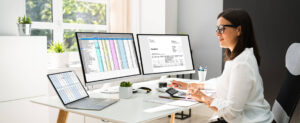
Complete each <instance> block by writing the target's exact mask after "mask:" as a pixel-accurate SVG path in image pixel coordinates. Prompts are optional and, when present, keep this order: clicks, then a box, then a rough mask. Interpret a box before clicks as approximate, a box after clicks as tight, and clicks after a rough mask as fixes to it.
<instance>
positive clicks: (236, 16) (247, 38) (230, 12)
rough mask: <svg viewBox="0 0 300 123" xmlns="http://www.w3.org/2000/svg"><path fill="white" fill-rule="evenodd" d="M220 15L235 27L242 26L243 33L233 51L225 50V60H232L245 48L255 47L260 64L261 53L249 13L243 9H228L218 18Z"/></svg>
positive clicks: (255, 53)
mask: <svg viewBox="0 0 300 123" xmlns="http://www.w3.org/2000/svg"><path fill="white" fill-rule="evenodd" d="M220 17H223V18H225V19H226V20H228V21H229V22H231V24H232V25H234V27H238V26H241V35H240V36H239V37H238V41H237V43H236V46H235V47H234V49H233V50H232V52H231V51H230V50H229V49H228V48H227V49H226V50H225V54H224V55H225V58H224V60H225V61H227V60H232V59H234V58H235V57H236V56H238V55H239V54H240V53H241V52H243V51H244V49H245V48H251V47H253V50H254V55H255V57H256V60H257V64H258V65H260V55H259V52H258V48H257V45H256V40H255V36H254V30H253V26H252V21H251V18H250V16H249V14H248V13H247V12H246V11H245V10H243V9H226V10H224V11H223V12H221V13H220V14H219V15H218V19H219V18H220Z"/></svg>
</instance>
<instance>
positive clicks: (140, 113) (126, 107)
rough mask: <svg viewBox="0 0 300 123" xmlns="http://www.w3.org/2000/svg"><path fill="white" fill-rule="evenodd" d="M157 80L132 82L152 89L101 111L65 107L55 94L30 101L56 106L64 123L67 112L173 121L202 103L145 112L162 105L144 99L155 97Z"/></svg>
mask: <svg viewBox="0 0 300 123" xmlns="http://www.w3.org/2000/svg"><path fill="white" fill-rule="evenodd" d="M158 82H159V81H158V80H154V81H148V82H143V83H136V84H133V85H134V87H139V86H146V87H150V88H151V89H152V92H151V93H149V94H142V93H139V94H134V95H133V96H132V97H131V98H129V99H120V101H118V102H117V103H115V104H113V105H111V106H109V107H107V108H105V109H103V110H101V111H92V110H77V109H67V108H65V107H64V106H63V104H62V103H61V101H60V99H59V98H58V97H57V96H53V97H40V98H35V99H32V100H31V101H32V102H34V103H37V104H41V105H45V106H49V107H53V108H57V109H59V110H60V112H59V117H58V119H57V122H58V123H65V122H66V119H67V116H68V112H72V113H76V114H81V115H84V116H89V117H93V118H98V119H102V120H108V121H112V122H125V123H128V122H130V123H140V122H147V121H151V120H154V119H159V118H162V117H166V116H168V115H170V114H172V117H171V122H174V118H175V116H174V113H176V112H180V111H182V110H186V109H189V108H192V107H195V106H199V105H203V104H200V103H198V104H196V105H193V106H191V107H178V108H176V109H169V110H164V111H159V112H154V113H149V112H145V110H146V109H150V108H154V107H158V106H162V104H159V103H152V102H147V101H145V100H144V99H145V98H148V97H152V96H153V97H157V95H158V92H157V91H156V89H155V88H156V87H157V86H158ZM90 96H91V97H93V98H97V97H98V98H100V97H101V98H118V94H103V93H96V94H95V93H92V94H90Z"/></svg>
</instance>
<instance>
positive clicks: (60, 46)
mask: <svg viewBox="0 0 300 123" xmlns="http://www.w3.org/2000/svg"><path fill="white" fill-rule="evenodd" d="M65 51H66V45H65V44H64V43H63V42H54V41H53V42H52V43H51V45H50V47H49V50H48V52H50V53H51V56H52V58H51V60H52V62H51V63H52V65H53V66H54V67H58V68H59V67H68V63H69V54H68V53H66V52H65Z"/></svg>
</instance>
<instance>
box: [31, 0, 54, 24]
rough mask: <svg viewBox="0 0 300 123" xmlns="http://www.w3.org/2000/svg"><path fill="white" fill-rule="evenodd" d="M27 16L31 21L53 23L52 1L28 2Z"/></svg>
mask: <svg viewBox="0 0 300 123" xmlns="http://www.w3.org/2000/svg"><path fill="white" fill-rule="evenodd" d="M26 14H27V16H29V17H31V21H36V22H52V0H26Z"/></svg>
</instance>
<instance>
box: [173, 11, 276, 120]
mask: <svg viewBox="0 0 300 123" xmlns="http://www.w3.org/2000/svg"><path fill="white" fill-rule="evenodd" d="M216 35H217V36H218V38H219V43H220V47H222V48H225V61H226V62H225V67H224V71H223V73H222V75H221V76H220V77H217V78H214V79H211V80H208V81H206V82H204V84H196V83H193V84H192V88H193V89H189V91H190V92H191V96H192V98H194V99H195V100H197V101H199V102H203V103H205V104H206V105H207V106H208V107H209V108H211V109H212V110H213V111H215V112H216V113H215V114H216V115H217V116H218V117H219V118H218V121H215V122H216V123H219V122H220V123H226V122H230V123H271V122H272V121H273V114H272V112H271V111H270V105H269V104H268V102H267V101H266V100H265V99H264V94H263V91H264V89H263V82H262V78H261V76H260V74H259V69H258V66H259V64H260V56H259V53H258V49H257V45H256V41H255V37H254V31H253V27H252V22H251V19H250V16H249V15H248V13H247V12H246V11H244V10H242V9H227V10H224V11H223V12H222V13H220V14H219V15H218V20H217V30H216ZM171 85H172V86H173V87H175V88H179V89H180V88H181V89H186V88H187V85H186V84H185V83H182V82H178V81H173V82H172V84H171ZM205 88H215V90H216V94H215V96H214V97H210V96H207V95H205V94H204V93H203V92H202V91H200V89H205Z"/></svg>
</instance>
